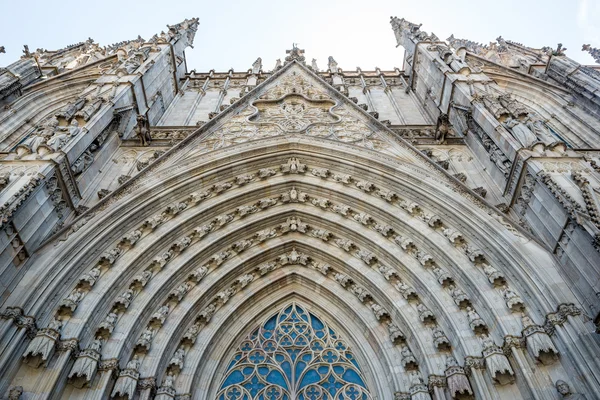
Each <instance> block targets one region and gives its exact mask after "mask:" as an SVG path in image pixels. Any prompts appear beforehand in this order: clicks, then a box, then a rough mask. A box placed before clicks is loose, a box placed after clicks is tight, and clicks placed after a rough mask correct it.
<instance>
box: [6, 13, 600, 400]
mask: <svg viewBox="0 0 600 400" xmlns="http://www.w3.org/2000/svg"><path fill="white" fill-rule="evenodd" d="M198 24H199V21H198V19H191V20H185V21H183V22H182V23H179V24H176V25H172V26H168V30H167V32H166V33H165V32H162V33H161V34H160V35H155V36H154V37H152V38H151V39H149V40H144V39H142V38H141V37H139V38H138V39H135V40H131V41H125V42H121V43H117V44H115V45H112V46H108V47H101V46H99V45H98V44H96V43H94V42H93V41H87V42H82V43H78V44H76V45H73V46H69V47H67V48H65V49H61V50H58V51H47V50H41V49H40V50H37V51H35V52H30V51H29V49H27V48H26V51H25V52H24V55H23V57H22V58H21V59H20V60H19V61H17V62H15V63H13V64H11V65H9V66H7V67H6V68H3V69H1V70H0V106H2V109H1V110H0V147H1V148H2V152H3V153H2V159H0V190H1V191H0V202H1V203H2V205H1V206H0V207H1V212H2V221H1V222H0V223H1V224H2V233H0V250H1V252H0V285H1V287H0V290H1V292H0V305H1V308H0V316H1V318H0V349H1V351H0V371H2V374H1V376H0V393H3V394H5V396H6V397H7V398H10V399H19V398H21V399H34V398H35V399H41V398H49V399H58V398H73V399H104V398H121V399H124V398H127V399H152V398H155V399H161V400H170V399H192V398H193V399H215V398H218V399H241V398H244V399H255V398H257V399H258V398H270V399H271V398H278V399H286V398H287V399H296V398H298V399H300V398H306V399H308V398H311V399H313V398H314V399H316V398H335V399H358V398H360V399H364V400H367V399H412V400H427V399H435V400H442V399H448V398H461V399H462V398H477V399H480V398H481V399H498V398H515V399H521V398H522V399H529V398H536V399H560V398H567V399H575V398H590V399H591V398H597V393H600V375H599V372H598V371H600V368H599V367H600V364H599V361H598V359H599V358H598V355H599V354H600V339H599V336H598V334H597V330H598V329H599V328H598V325H599V324H600V317H599V316H600V300H599V298H598V293H600V214H599V213H600V208H599V207H600V169H599V165H600V97H599V95H598V93H599V89H600V70H599V69H598V68H595V67H588V66H582V65H579V64H577V63H575V62H574V61H573V60H571V59H569V58H568V57H567V56H566V55H565V54H564V51H563V50H562V49H561V47H560V46H559V47H558V48H557V49H551V48H543V49H532V48H528V47H526V46H524V45H521V44H518V43H514V42H511V41H508V40H504V39H503V38H501V37H500V38H498V39H497V41H496V42H495V43H491V44H489V45H485V46H484V45H481V44H478V43H476V42H473V41H470V40H465V39H457V38H455V37H454V36H451V37H450V38H448V39H447V41H442V40H440V39H439V38H438V37H437V36H435V35H434V34H428V33H426V32H424V31H422V30H421V28H420V25H416V24H413V23H410V22H408V21H406V20H404V19H398V18H395V17H394V18H392V20H391V25H392V31H393V33H394V35H395V36H396V39H397V42H398V45H401V46H402V47H404V49H405V59H404V68H403V69H394V70H390V71H382V70H380V69H376V70H375V71H363V70H361V69H360V68H358V69H357V70H356V71H348V70H344V69H342V68H340V67H339V66H338V64H337V62H336V61H335V59H334V58H333V57H330V58H329V60H328V61H327V63H326V64H327V65H326V68H325V65H324V64H323V65H322V69H320V68H319V66H318V65H317V61H316V60H312V62H308V61H307V59H306V57H305V54H304V50H302V49H299V48H297V47H296V46H294V47H293V48H292V49H291V50H288V51H287V53H286V56H285V57H284V58H283V60H277V62H276V63H275V65H274V68H273V69H269V68H266V67H263V64H262V59H260V58H258V59H257V60H256V61H255V62H254V63H253V64H252V68H250V69H249V70H247V71H244V72H235V71H233V70H230V71H227V72H216V71H209V72H202V73H199V72H197V71H195V70H192V71H191V72H188V70H187V66H186V62H185V53H184V51H185V49H186V48H187V47H189V46H190V45H192V43H193V41H194V36H195V32H196V30H197V26H198ZM584 49H587V50H588V51H590V52H592V54H594V53H593V52H594V51H595V50H596V49H594V48H592V47H590V46H589V45H588V46H587V47H584ZM292 366H293V367H292Z"/></svg>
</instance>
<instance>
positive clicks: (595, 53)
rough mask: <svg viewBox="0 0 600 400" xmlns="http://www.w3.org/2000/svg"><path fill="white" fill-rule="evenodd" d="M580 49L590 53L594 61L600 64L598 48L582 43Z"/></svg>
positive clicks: (599, 50)
mask: <svg viewBox="0 0 600 400" xmlns="http://www.w3.org/2000/svg"><path fill="white" fill-rule="evenodd" d="M581 51H587V52H588V53H590V55H591V56H592V57H593V58H594V61H596V63H598V64H600V49H598V48H596V47H592V46H591V45H589V44H584V45H583V46H582V47H581Z"/></svg>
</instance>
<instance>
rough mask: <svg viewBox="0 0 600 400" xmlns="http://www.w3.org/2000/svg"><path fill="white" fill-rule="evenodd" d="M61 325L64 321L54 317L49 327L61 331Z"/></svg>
mask: <svg viewBox="0 0 600 400" xmlns="http://www.w3.org/2000/svg"><path fill="white" fill-rule="evenodd" d="M61 327H62V321H61V320H60V319H56V318H52V319H51V320H50V322H48V326H47V329H52V330H53V331H56V332H60V328H61Z"/></svg>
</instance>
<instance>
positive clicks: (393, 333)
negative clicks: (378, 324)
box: [388, 322, 405, 343]
mask: <svg viewBox="0 0 600 400" xmlns="http://www.w3.org/2000/svg"><path fill="white" fill-rule="evenodd" d="M388 332H389V333H390V340H391V341H392V342H393V343H396V342H398V341H403V340H404V339H405V336H404V332H402V331H401V330H400V328H398V325H396V324H394V323H392V322H389V323H388Z"/></svg>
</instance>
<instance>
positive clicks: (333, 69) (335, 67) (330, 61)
mask: <svg viewBox="0 0 600 400" xmlns="http://www.w3.org/2000/svg"><path fill="white" fill-rule="evenodd" d="M327 68H329V70H330V71H331V72H332V73H336V72H337V71H338V63H337V62H336V61H335V60H334V59H333V57H332V56H329V58H328V63H327Z"/></svg>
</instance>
